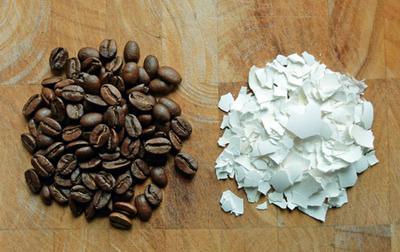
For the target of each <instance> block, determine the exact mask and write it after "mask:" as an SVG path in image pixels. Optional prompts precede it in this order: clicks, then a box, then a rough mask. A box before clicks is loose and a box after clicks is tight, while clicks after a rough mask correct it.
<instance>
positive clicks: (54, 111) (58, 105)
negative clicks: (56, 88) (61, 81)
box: [50, 97, 65, 122]
mask: <svg viewBox="0 0 400 252" xmlns="http://www.w3.org/2000/svg"><path fill="white" fill-rule="evenodd" d="M50 109H51V116H52V118H53V119H54V120H56V121H57V122H62V121H63V120H64V118H65V105H64V102H63V100H62V99H61V98H60V97H56V98H55V99H54V100H53V101H52V102H51V103H50Z"/></svg>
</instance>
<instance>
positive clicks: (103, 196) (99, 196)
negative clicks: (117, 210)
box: [93, 190, 111, 210]
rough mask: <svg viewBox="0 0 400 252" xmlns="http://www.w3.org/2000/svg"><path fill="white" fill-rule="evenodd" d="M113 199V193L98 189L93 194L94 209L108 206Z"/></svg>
mask: <svg viewBox="0 0 400 252" xmlns="http://www.w3.org/2000/svg"><path fill="white" fill-rule="evenodd" d="M110 200H111V193H109V192H104V191H101V190H99V191H97V192H96V193H95V194H94V196H93V205H94V209H96V210H100V209H103V208H104V207H105V206H107V204H108V202H109V201H110Z"/></svg>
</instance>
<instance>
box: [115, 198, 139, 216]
mask: <svg viewBox="0 0 400 252" xmlns="http://www.w3.org/2000/svg"><path fill="white" fill-rule="evenodd" d="M113 210H114V211H115V212H119V213H122V214H124V215H126V216H128V217H129V218H131V219H132V218H133V217H135V216H136V214H137V210H136V207H135V206H134V205H133V203H131V202H124V201H118V202H115V203H114V206H113Z"/></svg>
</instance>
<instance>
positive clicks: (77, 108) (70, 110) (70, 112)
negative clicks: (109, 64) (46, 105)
mask: <svg viewBox="0 0 400 252" xmlns="http://www.w3.org/2000/svg"><path fill="white" fill-rule="evenodd" d="M65 110H66V113H67V116H68V118H70V119H71V120H79V119H80V118H81V117H82V116H83V114H84V113H85V112H84V108H83V105H82V104H80V103H76V104H72V103H71V104H67V107H66V108H65Z"/></svg>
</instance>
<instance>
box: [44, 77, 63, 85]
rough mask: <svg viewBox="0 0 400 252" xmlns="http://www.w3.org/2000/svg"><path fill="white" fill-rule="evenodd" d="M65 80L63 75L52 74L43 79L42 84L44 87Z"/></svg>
mask: <svg viewBox="0 0 400 252" xmlns="http://www.w3.org/2000/svg"><path fill="white" fill-rule="evenodd" d="M62 80H63V77H61V76H52V77H48V78H45V79H43V80H42V82H41V85H42V86H43V87H49V88H51V87H53V86H54V85H55V84H56V83H58V82H60V81H62Z"/></svg>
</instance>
